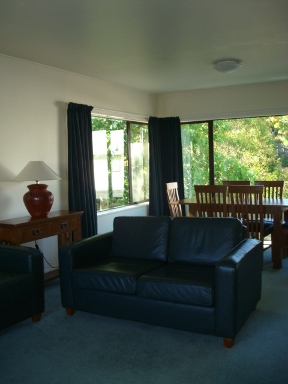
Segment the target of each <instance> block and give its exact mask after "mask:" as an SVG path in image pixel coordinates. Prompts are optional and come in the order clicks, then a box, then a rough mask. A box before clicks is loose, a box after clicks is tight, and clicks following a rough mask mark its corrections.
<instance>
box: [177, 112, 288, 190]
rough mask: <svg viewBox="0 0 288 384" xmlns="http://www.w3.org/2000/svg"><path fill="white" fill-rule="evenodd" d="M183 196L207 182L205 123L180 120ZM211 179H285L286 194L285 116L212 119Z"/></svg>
mask: <svg viewBox="0 0 288 384" xmlns="http://www.w3.org/2000/svg"><path fill="white" fill-rule="evenodd" d="M181 129H182V150H183V167H184V190H185V197H188V196H192V195H193V193H194V185H195V184H209V165H208V164H209V147H208V123H193V124H182V125H181ZM213 150H214V162H213V166H214V170H213V171H214V183H215V184H222V180H229V179H230V180H250V182H251V184H253V183H254V181H255V180H285V181H286V182H285V187H284V196H285V197H288V185H287V184H288V182H287V179H288V116H270V117H257V118H243V119H230V120H215V121H213Z"/></svg>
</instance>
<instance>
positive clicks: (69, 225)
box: [51, 219, 77, 234]
mask: <svg viewBox="0 0 288 384" xmlns="http://www.w3.org/2000/svg"><path fill="white" fill-rule="evenodd" d="M75 229H77V220H76V219H68V220H62V221H58V222H57V223H51V230H52V232H53V233H54V234H57V233H62V232H63V233H65V232H69V231H74V230H75Z"/></svg>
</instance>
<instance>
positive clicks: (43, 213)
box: [23, 184, 54, 217]
mask: <svg viewBox="0 0 288 384" xmlns="http://www.w3.org/2000/svg"><path fill="white" fill-rule="evenodd" d="M47 187H48V185H46V184H31V185H27V188H28V189H29V191H28V192H26V193H25V195H24V196H23V201H24V204H25V207H26V209H27V211H28V212H29V213H30V215H31V216H32V217H47V215H48V213H49V212H50V209H51V208H52V205H53V202H54V196H53V194H52V192H50V191H47Z"/></svg>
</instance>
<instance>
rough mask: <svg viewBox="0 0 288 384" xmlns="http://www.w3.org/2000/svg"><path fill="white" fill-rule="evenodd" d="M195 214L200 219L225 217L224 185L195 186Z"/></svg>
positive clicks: (226, 212) (225, 193)
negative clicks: (196, 213)
mask: <svg viewBox="0 0 288 384" xmlns="http://www.w3.org/2000/svg"><path fill="white" fill-rule="evenodd" d="M194 188H195V194H196V201H197V212H198V216H200V217H227V216H228V210H227V202H226V198H227V186H226V185H195V186H194Z"/></svg>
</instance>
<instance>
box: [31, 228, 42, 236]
mask: <svg viewBox="0 0 288 384" xmlns="http://www.w3.org/2000/svg"><path fill="white" fill-rule="evenodd" d="M40 233H41V231H40V229H34V230H33V235H40Z"/></svg>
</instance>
